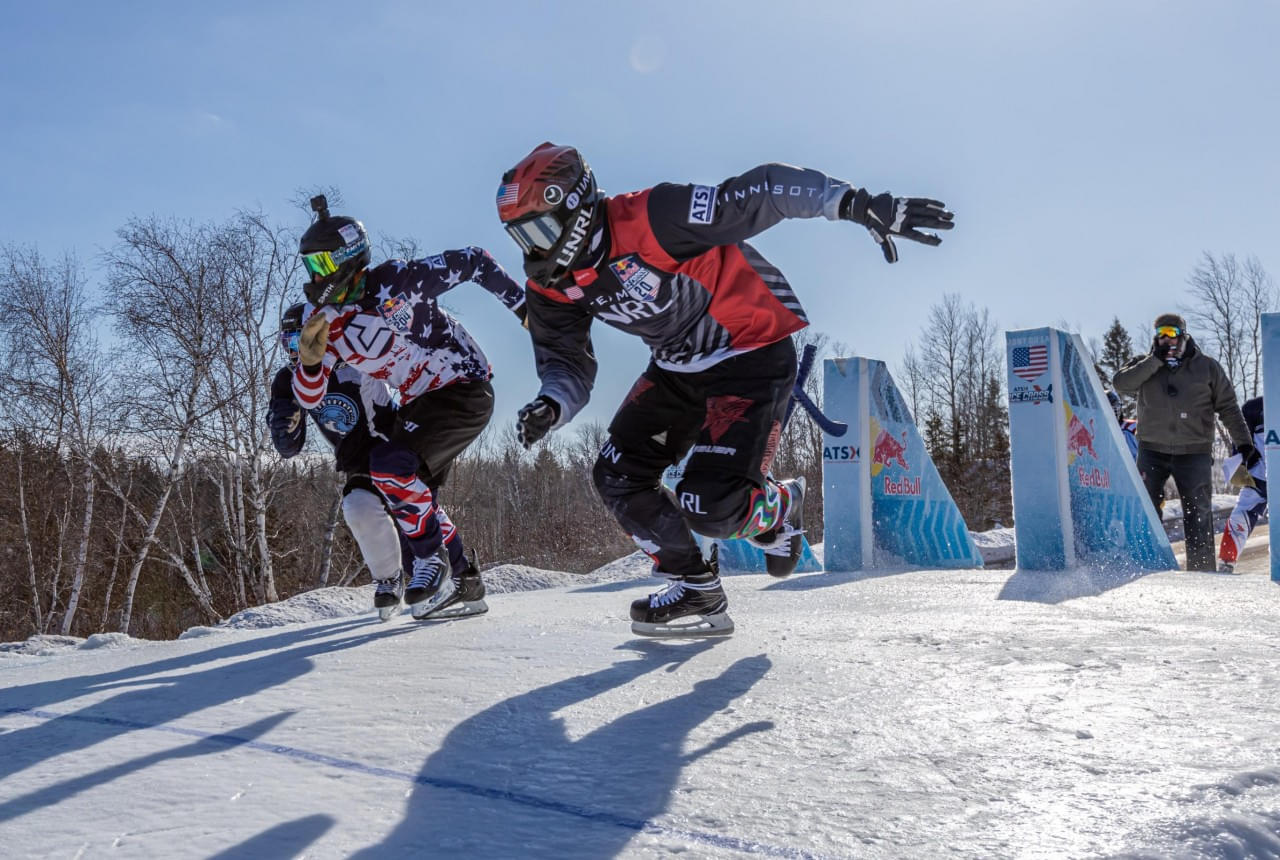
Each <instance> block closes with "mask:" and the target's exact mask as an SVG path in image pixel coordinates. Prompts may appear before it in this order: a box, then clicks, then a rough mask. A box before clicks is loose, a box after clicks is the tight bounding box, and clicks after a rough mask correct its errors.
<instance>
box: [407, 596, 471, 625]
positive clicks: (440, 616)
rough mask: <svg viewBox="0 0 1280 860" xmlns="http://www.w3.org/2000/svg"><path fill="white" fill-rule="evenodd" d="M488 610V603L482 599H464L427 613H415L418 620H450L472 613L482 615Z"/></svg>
mask: <svg viewBox="0 0 1280 860" xmlns="http://www.w3.org/2000/svg"><path fill="white" fill-rule="evenodd" d="M488 611H489V604H487V603H485V602H484V601H483V600H466V601H461V602H458V603H451V604H449V605H448V606H444V607H441V608H440V609H438V610H436V611H435V612H432V613H430V614H428V615H415V616H414V618H417V619H418V620H419V621H450V620H452V619H454V618H469V617H470V616H472V615H484V614H485V613H486V612H488Z"/></svg>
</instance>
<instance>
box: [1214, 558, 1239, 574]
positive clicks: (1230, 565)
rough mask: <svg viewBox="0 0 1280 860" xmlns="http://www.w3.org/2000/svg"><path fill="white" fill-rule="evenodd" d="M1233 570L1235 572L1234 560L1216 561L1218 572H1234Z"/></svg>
mask: <svg viewBox="0 0 1280 860" xmlns="http://www.w3.org/2000/svg"><path fill="white" fill-rule="evenodd" d="M1235 572H1236V565H1235V562H1231V561H1220V562H1218V573H1231V574H1234V573H1235Z"/></svg>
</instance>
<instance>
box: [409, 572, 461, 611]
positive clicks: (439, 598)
mask: <svg viewBox="0 0 1280 860" xmlns="http://www.w3.org/2000/svg"><path fill="white" fill-rule="evenodd" d="M456 590H457V589H456V588H455V587H454V584H453V580H452V579H449V578H448V577H446V578H445V581H444V585H442V586H440V590H439V591H437V592H436V593H435V594H433V595H431V596H430V597H428V598H425V599H424V600H419V601H418V602H417V603H410V604H409V610H410V611H411V612H412V613H413V617H414V618H425V617H427V616H428V615H430V614H431V613H432V612H434V611H435V610H437V609H439V608H440V607H442V606H445V605H447V604H448V603H450V602H451V601H453V600H454V599H455V598H454V592H455V591H456Z"/></svg>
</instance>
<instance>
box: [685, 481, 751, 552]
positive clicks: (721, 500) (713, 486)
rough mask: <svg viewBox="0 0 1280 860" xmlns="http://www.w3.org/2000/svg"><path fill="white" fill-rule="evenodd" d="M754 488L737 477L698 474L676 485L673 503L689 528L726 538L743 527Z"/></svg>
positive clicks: (713, 536) (703, 533)
mask: <svg viewBox="0 0 1280 860" xmlns="http://www.w3.org/2000/svg"><path fill="white" fill-rule="evenodd" d="M755 487H756V485H755V484H753V483H752V482H751V481H749V480H747V479H746V478H741V477H738V476H737V475H724V474H716V473H713V472H698V473H694V474H686V475H685V476H684V478H683V479H682V480H681V481H680V483H678V484H676V489H675V500H676V505H677V506H678V507H679V508H680V514H681V515H682V516H683V517H684V518H685V520H686V521H687V522H688V523H689V528H691V529H693V530H694V531H695V532H697V533H698V534H700V535H705V536H707V537H711V538H729V537H732V536H733V535H734V534H735V533H736V532H737V531H738V527H739V526H741V525H742V519H743V517H745V516H746V512H747V507H748V505H749V503H750V499H751V491H752V490H754V489H755Z"/></svg>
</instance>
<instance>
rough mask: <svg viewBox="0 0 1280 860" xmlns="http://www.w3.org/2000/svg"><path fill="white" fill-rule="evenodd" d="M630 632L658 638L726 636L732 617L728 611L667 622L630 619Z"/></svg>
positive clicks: (730, 631) (730, 630) (731, 630)
mask: <svg viewBox="0 0 1280 860" xmlns="http://www.w3.org/2000/svg"><path fill="white" fill-rule="evenodd" d="M631 632H632V633H634V634H636V635H637V636H653V637H655V638H658V639H680V638H688V637H694V636H728V635H729V634H730V633H732V632H733V619H732V618H730V617H729V615H728V613H725V612H721V613H718V614H716V615H700V616H698V617H697V618H690V619H683V618H682V619H680V620H679V621H675V622H670V623H667V624H649V623H647V622H644V621H632V622H631Z"/></svg>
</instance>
